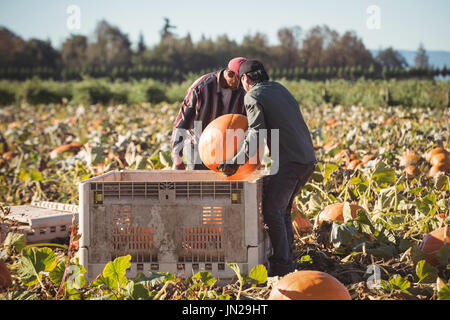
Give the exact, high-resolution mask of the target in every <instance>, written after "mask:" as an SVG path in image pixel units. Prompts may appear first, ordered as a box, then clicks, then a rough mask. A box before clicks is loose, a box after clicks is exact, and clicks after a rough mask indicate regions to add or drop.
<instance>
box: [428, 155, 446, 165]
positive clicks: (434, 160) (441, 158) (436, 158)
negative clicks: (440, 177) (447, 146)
mask: <svg viewBox="0 0 450 320" xmlns="http://www.w3.org/2000/svg"><path fill="white" fill-rule="evenodd" d="M439 163H450V157H449V156H448V154H446V153H437V154H434V155H432V156H431V158H430V164H431V165H432V166H435V165H437V164H439Z"/></svg>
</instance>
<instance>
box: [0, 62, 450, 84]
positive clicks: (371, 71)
mask: <svg viewBox="0 0 450 320" xmlns="http://www.w3.org/2000/svg"><path fill="white" fill-rule="evenodd" d="M219 68H220V66H217V67H216V68H212V69H202V70H199V71H197V72H196V74H195V75H193V74H192V72H190V73H187V74H186V73H183V72H182V71H181V70H175V69H172V68H170V67H168V66H166V65H156V66H155V65H138V66H132V67H113V68H112V69H106V68H104V67H90V68H89V67H87V68H74V69H69V68H64V69H63V70H62V71H60V70H58V69H52V68H46V67H36V68H25V67H23V68H14V67H7V68H0V79H10V80H26V79H31V78H35V77H37V78H40V79H56V80H63V81H70V80H76V81H77V80H82V79H83V77H91V78H110V79H111V80H114V79H122V80H126V81H127V80H130V79H137V80H140V79H147V78H151V79H156V80H160V81H164V82H172V81H182V80H183V79H186V78H190V79H192V78H194V77H195V76H198V75H200V74H206V73H207V72H212V71H215V70H218V69H219ZM269 76H270V77H271V78H273V79H281V78H285V79H288V80H301V79H305V80H313V81H323V80H326V79H346V80H356V79H359V78H361V77H364V78H365V79H411V78H419V79H433V78H436V77H444V78H445V77H449V76H450V70H449V69H448V68H447V67H443V68H441V69H439V68H433V67H430V66H428V67H422V68H420V67H412V68H408V69H403V68H399V67H384V68H383V69H381V71H377V70H376V69H375V66H374V65H371V66H370V67H369V68H363V67H361V66H356V67H355V66H351V67H348V66H347V67H339V68H336V67H319V68H302V67H294V68H283V69H281V68H272V69H269Z"/></svg>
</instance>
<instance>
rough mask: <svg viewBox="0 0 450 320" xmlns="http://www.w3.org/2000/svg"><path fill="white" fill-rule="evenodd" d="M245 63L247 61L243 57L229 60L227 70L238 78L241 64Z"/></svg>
mask: <svg viewBox="0 0 450 320" xmlns="http://www.w3.org/2000/svg"><path fill="white" fill-rule="evenodd" d="M245 61H247V59H246V58H243V57H238V58H234V59H231V60H230V62H228V70H231V71H233V72H234V74H235V75H236V77H238V76H239V68H240V67H241V64H243V63H244V62H245Z"/></svg>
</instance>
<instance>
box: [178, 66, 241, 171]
mask: <svg viewBox="0 0 450 320" xmlns="http://www.w3.org/2000/svg"><path fill="white" fill-rule="evenodd" d="M246 60H247V59H245V58H242V57H238V58H234V59H231V60H230V61H229V63H228V67H227V68H226V69H222V70H219V71H217V72H211V73H208V74H206V75H203V76H201V77H200V78H199V79H197V80H196V81H194V83H193V84H192V85H191V87H190V88H189V89H188V90H187V92H186V96H185V98H184V101H183V104H182V106H181V109H180V112H179V113H178V116H177V118H176V119H175V123H174V126H173V131H172V138H171V146H172V158H173V169H175V170H184V169H185V165H184V162H183V150H184V151H185V155H186V160H187V167H188V169H190V170H202V169H203V170H204V169H208V168H207V167H206V166H205V165H204V164H203V163H202V161H201V159H200V156H199V154H198V140H199V138H200V134H201V133H202V132H203V130H204V129H205V128H206V126H207V125H208V124H209V123H210V122H211V121H213V120H214V119H216V118H217V117H219V116H222V115H224V114H229V113H237V114H243V115H245V108H244V95H245V91H244V90H243V89H242V88H240V86H239V67H240V66H241V64H242V63H243V62H244V61H246ZM196 126H198V127H196Z"/></svg>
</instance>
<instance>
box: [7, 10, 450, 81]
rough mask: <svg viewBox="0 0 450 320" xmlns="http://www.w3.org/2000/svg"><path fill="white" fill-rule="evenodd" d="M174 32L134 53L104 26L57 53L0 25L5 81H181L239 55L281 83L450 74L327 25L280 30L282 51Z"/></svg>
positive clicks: (261, 39)
mask: <svg viewBox="0 0 450 320" xmlns="http://www.w3.org/2000/svg"><path fill="white" fill-rule="evenodd" d="M174 29H176V27H175V26H173V25H171V23H170V21H169V19H167V18H165V22H164V26H163V27H162V29H161V31H160V39H159V43H157V44H156V45H154V46H152V47H147V45H146V44H145V40H144V37H143V35H142V34H141V35H140V38H139V42H138V44H137V46H136V48H134V47H133V46H132V43H131V42H130V40H129V38H128V35H127V34H125V33H123V32H122V31H121V30H120V29H119V28H118V27H116V26H113V25H111V24H109V23H108V22H107V21H105V20H102V21H100V22H99V23H98V24H97V26H96V29H95V31H94V34H93V36H92V37H87V36H85V35H75V34H72V35H71V36H70V37H69V38H67V39H66V40H65V41H64V43H63V44H62V46H61V48H60V49H57V48H54V47H53V46H52V44H51V42H50V41H44V40H39V39H30V40H28V41H25V40H24V39H22V38H21V37H19V36H18V35H16V34H14V32H12V31H10V30H8V29H6V28H3V27H0V78H7V79H19V80H22V79H27V78H30V77H33V76H39V77H42V78H53V79H58V80H59V79H63V80H72V79H81V78H82V76H83V75H88V76H92V77H105V76H106V77H111V78H123V79H128V78H146V77H151V78H156V79H160V80H164V81H174V80H183V78H184V76H185V75H186V74H189V73H202V72H207V71H211V70H216V69H218V68H220V67H223V66H224V65H226V63H227V61H228V60H229V59H231V58H233V57H236V56H246V57H252V58H256V59H259V60H261V61H263V62H264V64H265V65H266V67H267V68H268V70H269V71H270V73H271V74H272V75H273V76H274V77H286V78H290V79H300V78H305V79H314V80H316V79H317V80H321V79H324V78H347V79H354V78H358V77H360V76H364V77H367V78H389V77H399V78H401V77H412V76H413V77H430V76H433V75H436V74H438V75H444V76H445V75H448V71H447V69H446V68H444V69H442V70H435V69H434V68H430V66H429V65H428V57H427V55H426V52H425V49H424V48H423V46H421V47H420V48H419V53H418V55H417V57H416V66H414V67H413V68H411V67H410V66H408V64H407V63H406V61H405V59H404V58H403V56H401V54H399V53H398V52H397V51H395V50H394V49H393V48H388V49H385V50H382V51H380V52H379V53H378V54H377V55H376V56H375V57H374V56H372V54H371V53H370V51H368V50H367V49H366V48H365V46H364V44H363V42H362V40H361V39H360V38H358V36H357V35H356V34H355V33H354V32H351V31H348V32H345V33H344V34H342V35H341V34H339V33H338V32H337V31H335V30H332V29H331V28H329V27H328V26H325V25H323V26H316V27H313V28H312V29H310V30H308V31H307V32H303V30H302V29H301V28H300V27H298V26H295V27H291V28H282V29H280V30H278V40H279V44H278V45H269V42H268V38H267V36H266V35H264V34H262V33H258V32H257V33H255V34H253V35H251V34H248V35H246V36H245V37H244V38H243V40H242V42H241V43H240V44H239V43H237V42H236V41H234V40H230V39H229V38H228V37H227V35H221V36H218V37H217V38H216V39H215V40H213V39H210V38H206V37H203V38H202V39H201V40H199V41H198V42H196V43H194V42H193V41H192V39H191V36H190V35H189V34H187V35H186V36H184V37H180V36H178V35H176V34H175V33H174Z"/></svg>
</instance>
